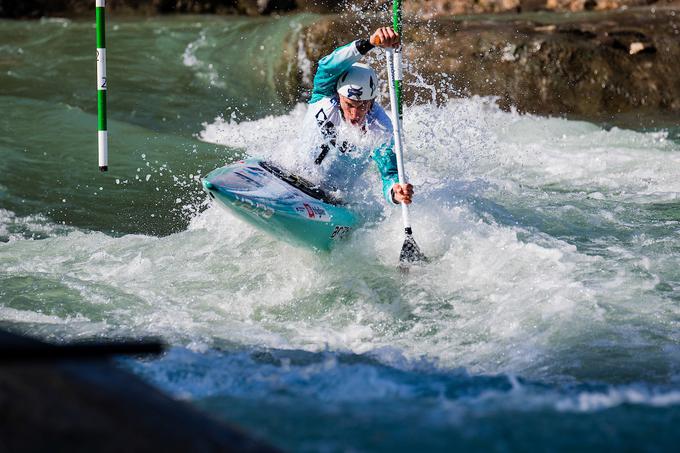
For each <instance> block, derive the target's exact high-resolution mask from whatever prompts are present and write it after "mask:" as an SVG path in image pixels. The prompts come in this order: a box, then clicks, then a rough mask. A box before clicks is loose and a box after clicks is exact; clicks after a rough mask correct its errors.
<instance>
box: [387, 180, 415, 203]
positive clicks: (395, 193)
mask: <svg viewBox="0 0 680 453" xmlns="http://www.w3.org/2000/svg"><path fill="white" fill-rule="evenodd" d="M392 198H394V201H396V202H397V203H405V204H411V201H412V200H411V198H413V186H412V185H411V184H395V185H394V186H392Z"/></svg>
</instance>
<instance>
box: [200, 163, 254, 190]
mask: <svg viewBox="0 0 680 453" xmlns="http://www.w3.org/2000/svg"><path fill="white" fill-rule="evenodd" d="M266 178H267V173H266V172H265V171H264V170H262V169H261V168H260V167H245V168H241V169H239V170H236V171H231V172H228V173H223V174H221V175H218V176H215V177H213V178H211V179H210V183H212V184H213V185H215V186H218V187H222V188H224V189H225V190H238V191H252V190H256V189H260V188H262V187H264V186H265V184H266Z"/></svg>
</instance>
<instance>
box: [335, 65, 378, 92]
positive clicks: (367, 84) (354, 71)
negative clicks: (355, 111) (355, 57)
mask: <svg viewBox="0 0 680 453" xmlns="http://www.w3.org/2000/svg"><path fill="white" fill-rule="evenodd" d="M336 88H337V91H338V94H340V95H341V96H345V97H346V98H349V99H353V100H355V101H368V100H370V99H375V97H376V96H377V95H378V76H377V75H376V74H375V71H374V70H373V69H371V67H370V66H368V65H365V64H362V63H354V64H353V65H352V66H351V67H350V68H349V69H348V70H347V71H345V72H344V73H343V74H342V75H341V76H340V78H339V79H338V84H337V85H336Z"/></svg>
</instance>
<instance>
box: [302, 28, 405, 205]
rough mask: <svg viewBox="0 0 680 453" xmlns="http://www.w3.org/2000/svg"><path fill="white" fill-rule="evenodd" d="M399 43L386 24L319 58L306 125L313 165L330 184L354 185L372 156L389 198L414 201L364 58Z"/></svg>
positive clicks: (347, 187) (375, 82)
mask: <svg viewBox="0 0 680 453" xmlns="http://www.w3.org/2000/svg"><path fill="white" fill-rule="evenodd" d="M398 45H399V35H397V34H396V33H395V32H394V30H392V28H389V27H380V28H378V29H377V30H376V31H375V32H374V33H373V34H372V35H371V36H370V38H369V39H358V40H356V41H353V42H350V43H349V44H346V45H344V46H341V47H339V48H337V49H335V50H334V51H333V53H331V54H330V55H327V56H325V57H323V58H322V59H321V60H319V67H318V69H317V71H316V75H315V76H314V88H313V90H312V97H311V99H310V101H309V107H308V110H307V114H306V116H305V120H304V129H305V130H306V131H308V133H309V131H311V134H312V135H313V137H312V140H313V141H314V142H315V143H313V145H312V146H309V149H311V152H310V154H309V156H307V157H308V160H309V161H310V162H311V161H313V164H311V163H310V166H312V167H314V170H315V172H316V173H317V174H320V178H321V180H322V181H323V182H324V183H326V184H329V185H331V186H333V187H336V188H340V189H344V190H352V189H353V188H354V187H355V185H356V183H357V181H358V180H359V179H360V178H361V177H362V174H363V173H364V171H365V170H366V168H367V167H368V165H369V162H368V160H369V158H372V159H373V161H375V163H376V164H377V167H378V170H379V172H380V176H381V177H382V184H383V193H384V195H385V198H386V199H387V200H388V201H389V202H391V203H393V204H398V203H406V204H409V203H411V198H412V197H413V186H412V185H411V184H404V185H402V184H399V182H398V181H399V179H398V177H397V160H396V156H395V154H394V151H392V143H393V140H392V138H393V135H392V122H391V120H390V118H389V116H388V115H387V114H386V113H385V111H384V110H383V108H382V107H381V106H380V105H379V104H378V103H377V102H375V98H376V96H377V95H378V91H379V90H378V77H377V75H376V73H375V71H374V70H373V69H371V68H370V67H369V66H368V65H365V64H361V63H359V60H360V59H361V58H362V57H363V56H364V55H366V54H367V53H368V52H369V51H371V50H372V49H373V48H374V47H383V48H388V47H397V46H398ZM357 131H359V134H357Z"/></svg>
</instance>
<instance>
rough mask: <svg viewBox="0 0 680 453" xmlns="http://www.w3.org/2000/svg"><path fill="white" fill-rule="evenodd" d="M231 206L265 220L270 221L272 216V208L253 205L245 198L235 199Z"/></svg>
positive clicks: (257, 204) (253, 203)
mask: <svg viewBox="0 0 680 453" xmlns="http://www.w3.org/2000/svg"><path fill="white" fill-rule="evenodd" d="M232 204H233V205H234V206H235V207H237V208H241V209H243V210H245V211H249V212H251V213H253V214H255V215H258V216H260V217H263V218H265V219H270V218H271V217H272V216H273V215H274V210H273V209H272V208H270V207H268V206H264V205H261V204H259V203H255V202H253V201H252V200H248V199H246V198H241V197H236V199H235V200H234V201H233V202H232Z"/></svg>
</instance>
